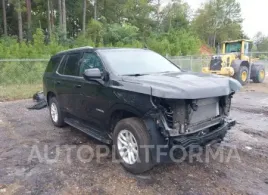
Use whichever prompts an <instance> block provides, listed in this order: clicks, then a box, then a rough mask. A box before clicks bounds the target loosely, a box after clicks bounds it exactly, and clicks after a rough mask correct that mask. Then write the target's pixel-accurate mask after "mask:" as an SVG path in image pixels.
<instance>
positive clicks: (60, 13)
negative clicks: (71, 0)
mask: <svg viewBox="0 0 268 195" xmlns="http://www.w3.org/2000/svg"><path fill="white" fill-rule="evenodd" d="M58 12H59V26H60V28H62V8H61V0H58Z"/></svg>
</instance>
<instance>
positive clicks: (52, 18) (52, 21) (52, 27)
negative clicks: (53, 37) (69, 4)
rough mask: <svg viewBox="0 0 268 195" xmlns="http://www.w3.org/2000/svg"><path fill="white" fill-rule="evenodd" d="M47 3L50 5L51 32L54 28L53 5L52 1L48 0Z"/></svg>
mask: <svg viewBox="0 0 268 195" xmlns="http://www.w3.org/2000/svg"><path fill="white" fill-rule="evenodd" d="M49 3H50V5H51V7H50V10H51V30H52V32H53V30H54V6H53V1H51V0H49Z"/></svg>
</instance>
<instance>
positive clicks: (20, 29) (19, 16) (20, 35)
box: [16, 0, 23, 42]
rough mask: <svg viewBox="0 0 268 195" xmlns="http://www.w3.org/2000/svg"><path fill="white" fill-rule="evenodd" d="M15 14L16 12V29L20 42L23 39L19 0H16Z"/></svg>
mask: <svg viewBox="0 0 268 195" xmlns="http://www.w3.org/2000/svg"><path fill="white" fill-rule="evenodd" d="M16 10H17V14H18V29H19V42H22V40H23V32H22V16H21V12H22V9H21V2H20V0H18V1H17V7H16Z"/></svg>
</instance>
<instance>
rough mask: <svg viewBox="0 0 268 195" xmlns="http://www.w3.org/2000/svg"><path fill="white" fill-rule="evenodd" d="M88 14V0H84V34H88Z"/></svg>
mask: <svg viewBox="0 0 268 195" xmlns="http://www.w3.org/2000/svg"><path fill="white" fill-rule="evenodd" d="M86 14H87V0H84V7H83V34H84V35H85V34H86Z"/></svg>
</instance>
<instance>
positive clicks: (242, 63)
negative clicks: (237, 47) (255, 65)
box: [231, 60, 249, 73]
mask: <svg viewBox="0 0 268 195" xmlns="http://www.w3.org/2000/svg"><path fill="white" fill-rule="evenodd" d="M231 66H232V67H233V69H234V72H235V73H237V72H238V71H239V68H240V67H241V66H246V67H247V68H248V69H249V62H248V61H244V60H234V61H233V62H232V64H231Z"/></svg>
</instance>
